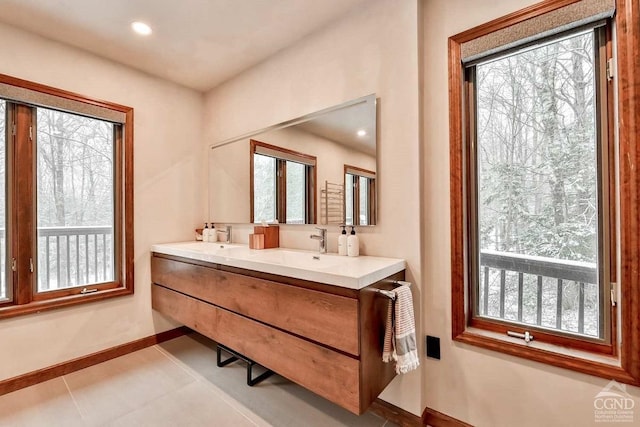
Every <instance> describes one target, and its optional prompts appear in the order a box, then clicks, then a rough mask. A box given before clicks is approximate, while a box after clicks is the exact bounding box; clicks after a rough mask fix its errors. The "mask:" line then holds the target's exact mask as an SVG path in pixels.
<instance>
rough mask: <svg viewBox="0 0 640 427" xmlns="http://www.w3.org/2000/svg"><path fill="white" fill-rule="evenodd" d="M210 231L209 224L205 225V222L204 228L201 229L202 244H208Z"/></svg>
mask: <svg viewBox="0 0 640 427" xmlns="http://www.w3.org/2000/svg"><path fill="white" fill-rule="evenodd" d="M210 231H211V230H209V224H207V223H206V222H205V223H204V228H203V229H202V241H203V242H208V241H209V232H210Z"/></svg>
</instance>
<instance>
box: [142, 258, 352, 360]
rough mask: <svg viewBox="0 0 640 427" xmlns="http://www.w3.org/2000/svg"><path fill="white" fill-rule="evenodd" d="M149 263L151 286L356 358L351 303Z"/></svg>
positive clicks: (164, 263)
mask: <svg viewBox="0 0 640 427" xmlns="http://www.w3.org/2000/svg"><path fill="white" fill-rule="evenodd" d="M151 262H152V266H151V271H152V280H153V282H154V283H157V284H160V285H163V286H166V287H168V288H171V289H175V290H176V291H178V292H181V293H184V294H187V295H191V296H193V297H195V298H198V299H201V300H204V301H207V302H210V303H212V304H215V305H217V306H219V307H223V308H226V309H228V310H230V311H233V312H236V313H239V314H242V315H244V316H247V317H251V318H253V319H256V320H259V321H261V322H264V323H268V324H270V325H273V326H275V327H277V328H280V329H283V330H286V331H289V332H291V333H294V334H296V335H300V336H304V337H305V338H307V339H310V340H313V341H316V342H319V343H322V344H325V345H327V346H330V347H333V348H336V349H339V350H341V351H344V352H346V353H349V354H352V355H354V356H357V355H359V354H360V348H359V344H358V343H359V339H358V338H359V337H358V300H357V299H355V298H349V297H344V296H340V295H333V294H329V293H326V292H320V291H316V290H312V289H305V288H302V287H298V286H292V285H288V284H283V283H276V282H271V281H268V280H263V279H258V278H255V277H250V276H244V275H241V274H235V273H230V272H226V271H220V270H216V269H213V268H208V267H203V266H199V265H193V264H188V263H184V262H180V261H176V260H171V259H167V258H162V257H157V256H153V257H152V260H151ZM187 326H188V325H187Z"/></svg>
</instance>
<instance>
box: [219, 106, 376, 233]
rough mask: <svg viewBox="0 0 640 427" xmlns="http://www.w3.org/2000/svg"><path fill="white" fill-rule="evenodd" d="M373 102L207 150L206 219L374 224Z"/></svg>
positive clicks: (315, 115) (336, 109) (334, 110)
mask: <svg viewBox="0 0 640 427" xmlns="http://www.w3.org/2000/svg"><path fill="white" fill-rule="evenodd" d="M376 139H377V135H376V97H375V95H368V96H365V97H362V98H358V99H354V100H352V101H349V102H346V103H343V104H341V105H338V106H335V107H331V108H327V109H325V110H322V111H318V112H316V113H313V114H309V115H307V116H304V117H300V118H297V119H294V120H290V121H288V122H285V123H281V124H278V125H275V126H271V127H269V128H267V129H262V130H260V131H256V132H251V133H249V134H246V135H242V136H241V137H237V138H233V139H230V140H227V141H222V142H219V143H216V144H212V145H211V146H210V150H209V220H210V221H213V222H220V223H260V222H263V221H265V222H269V223H272V222H276V221H277V222H279V223H281V224H324V225H327V224H347V225H360V226H363V225H375V224H376V212H377V186H376V182H377V175H376V173H377V159H376Z"/></svg>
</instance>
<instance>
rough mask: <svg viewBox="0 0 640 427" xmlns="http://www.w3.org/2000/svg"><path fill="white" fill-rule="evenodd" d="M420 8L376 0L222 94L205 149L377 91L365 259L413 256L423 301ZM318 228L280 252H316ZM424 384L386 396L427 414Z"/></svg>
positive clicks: (208, 103) (290, 233)
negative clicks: (374, 198)
mask: <svg viewBox="0 0 640 427" xmlns="http://www.w3.org/2000/svg"><path fill="white" fill-rule="evenodd" d="M417 7H418V5H417V1H408V0H407V1H396V0H375V1H370V2H367V3H366V7H363V8H361V9H360V10H358V11H357V12H356V13H354V14H352V15H350V16H347V17H345V18H344V19H343V20H341V21H340V22H338V23H336V24H334V25H332V26H330V27H328V28H326V29H325V30H323V31H321V32H319V33H316V34H314V35H312V36H310V37H308V38H306V39H304V40H302V41H300V42H299V43H297V44H296V45H295V46H293V47H291V48H289V49H286V50H284V51H282V52H280V53H279V54H277V55H275V56H274V57H272V58H270V59H268V60H267V61H265V62H263V63H261V64H260V65H258V66H256V67H254V68H252V69H250V70H249V71H247V72H244V73H242V74H240V75H239V76H237V77H235V78H233V79H232V80H230V81H228V82H227V83H225V84H223V85H221V86H219V87H218V88H216V89H214V90H213V91H211V92H210V93H209V94H207V96H206V100H205V128H204V132H205V141H204V145H205V146H206V145H208V144H212V143H216V142H219V141H223V140H225V139H228V138H232V137H235V136H238V135H242V134H244V133H248V132H251V131H254V130H257V129H262V128H265V127H267V126H270V125H273V124H276V123H280V122H283V121H285V120H289V119H292V118H295V117H299V116H302V115H305V114H307V113H311V112H314V111H317V110H320V109H323V108H327V107H330V106H333V105H337V104H340V103H342V102H345V101H348V100H351V99H354V98H359V97H361V96H364V95H368V94H370V93H372V92H375V93H376V95H377V97H378V98H379V99H380V108H379V123H380V127H379V133H378V138H379V141H378V143H379V145H378V155H379V161H378V169H377V171H378V174H379V176H378V186H379V187H378V189H379V216H378V220H379V221H378V222H379V225H377V226H375V227H370V228H367V229H364V228H361V229H360V238H361V253H364V254H367V255H380V256H390V257H398V258H404V259H406V260H407V263H408V269H407V275H408V280H411V281H413V282H414V283H416V285H415V286H414V287H413V290H414V298H415V299H416V300H420V298H421V297H420V284H421V276H420V241H419V239H418V237H417V236H418V233H419V230H420V225H419V200H420V194H419V188H418V187H419V186H418V183H419V169H418V167H419V164H418V162H419V156H418V153H419V149H418V147H419V140H418V139H419V135H418V121H419V102H418V99H419V96H418V95H419V93H418V29H417V28H418V9H417ZM312 229H313V226H286V225H283V226H281V227H280V244H281V246H284V247H294V248H303V249H315V248H317V242H315V241H313V240H311V239H309V232H310V231H311V230H312ZM250 230H251V227H248V226H247V227H244V228H243V227H239V226H234V239H241V240H244V239H245V238H246V237H245V236H246V234H248V233H249V232H250ZM338 231H339V230H338V227H331V229H330V233H329V239H330V244H329V251H336V247H337V245H336V241H337V237H338ZM239 234H241V235H239ZM417 305H418V307H417V308H418V310H417V313H418V316H420V312H421V310H419V304H417ZM418 322H419V320H418ZM419 324H420V323H419ZM419 336H421V334H420V332H419ZM421 341H422V340H421V339H420V340H419V342H421ZM420 352H421V354H422V353H423V349H422V348H421V349H420ZM420 381H421V375H420V373H419V372H417V371H416V372H412V373H410V374H408V375H403V376H399V377H397V378H396V379H395V380H394V381H393V382H392V384H391V385H390V386H389V387H388V388H387V389H386V390H385V392H384V393H383V395H382V396H381V397H382V398H383V399H385V400H388V401H389V402H391V403H393V404H396V405H398V406H400V407H402V408H404V409H406V410H408V411H410V412H413V413H415V414H420V413H421V412H422V408H423V406H422V403H423V402H422V399H421V390H422V387H421V384H420Z"/></svg>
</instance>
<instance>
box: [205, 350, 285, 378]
mask: <svg viewBox="0 0 640 427" xmlns="http://www.w3.org/2000/svg"><path fill="white" fill-rule="evenodd" d="M223 350H224V351H225V353H228V354H230V355H231V357H228V358H227V359H225V360H222V351H223ZM236 360H242V361H244V362H245V363H246V364H247V385H248V386H249V387H253V386H254V385H256V384H258V383H259V382H261V381H263V380H265V379H267V378H269V377H270V376H271V375H273V371H272V370H270V369H267V370H266V371H265V372H263V373H262V374H260V375H258V376H257V377H255V378H253V367H254V365H257V363H256V362H254V361H253V360H251V359H249V358H248V357H246V356H243V355H242V354H240V353H238V352H235V351H233V350H231V349H230V348H228V347H225V346H223V345H221V344H218V345H217V349H216V365H217V366H218V367H220V368H221V367H223V366H227V365H228V364H230V363H233V362H235V361H236Z"/></svg>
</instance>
